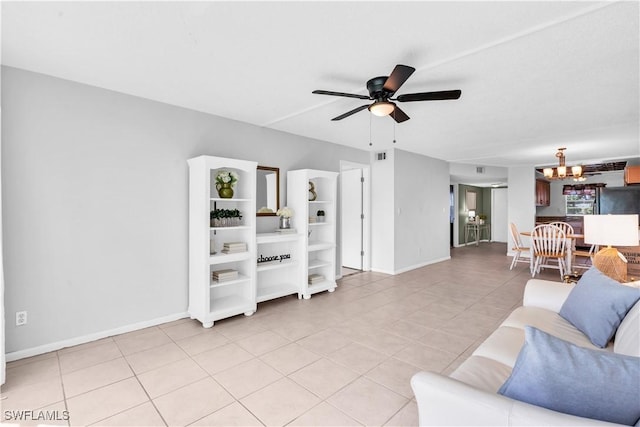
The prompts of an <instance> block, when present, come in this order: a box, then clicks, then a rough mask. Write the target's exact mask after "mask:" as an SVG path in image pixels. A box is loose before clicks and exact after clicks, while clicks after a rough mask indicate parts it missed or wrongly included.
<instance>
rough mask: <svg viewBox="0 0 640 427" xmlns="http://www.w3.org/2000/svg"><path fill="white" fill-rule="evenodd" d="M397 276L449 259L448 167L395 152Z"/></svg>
mask: <svg viewBox="0 0 640 427" xmlns="http://www.w3.org/2000/svg"><path fill="white" fill-rule="evenodd" d="M394 151H395V156H394V160H395V161H394V166H395V173H394V176H395V180H394V195H395V197H394V199H395V202H394V204H395V206H394V208H395V209H394V213H395V227H394V228H395V233H394V239H395V253H394V259H395V265H394V271H395V272H396V273H398V272H402V271H407V270H411V269H413V268H417V267H421V266H423V265H427V264H432V263H434V262H439V261H443V260H446V259H449V258H450V256H451V254H450V246H449V227H450V225H449V164H448V163H447V162H445V161H442V160H437V159H433V158H431V157H426V156H422V155H419V154H414V153H409V152H407V151H403V150H399V149H395V150H394Z"/></svg>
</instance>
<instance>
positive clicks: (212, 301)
mask: <svg viewBox="0 0 640 427" xmlns="http://www.w3.org/2000/svg"><path fill="white" fill-rule="evenodd" d="M188 165H189V308H188V311H189V315H190V316H191V318H193V319H197V320H198V321H200V322H201V323H202V325H203V326H204V327H207V328H209V327H211V326H213V324H214V322H215V321H216V320H220V319H224V318H227V317H231V316H235V315H238V314H245V315H247V316H249V315H252V314H253V313H254V312H255V311H256V307H257V304H256V287H255V279H256V269H255V253H256V216H255V211H256V203H255V196H256V187H255V183H256V168H257V163H256V162H251V161H246V160H237V159H228V158H222V157H214V156H199V157H195V158H192V159H189V160H188ZM220 271H231V272H236V273H234V276H233V278H232V279H230V280H220V281H218V280H215V279H214V277H213V275H214V274H215V273H217V272H220Z"/></svg>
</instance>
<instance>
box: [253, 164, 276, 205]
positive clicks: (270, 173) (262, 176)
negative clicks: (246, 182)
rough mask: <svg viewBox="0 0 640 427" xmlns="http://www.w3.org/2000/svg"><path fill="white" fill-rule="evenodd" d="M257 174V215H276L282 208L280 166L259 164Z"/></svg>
mask: <svg viewBox="0 0 640 427" xmlns="http://www.w3.org/2000/svg"><path fill="white" fill-rule="evenodd" d="M256 176H257V183H256V185H257V190H256V209H258V212H257V216H275V214H276V212H277V211H278V209H280V168H272V167H269V166H258V170H257V173H256Z"/></svg>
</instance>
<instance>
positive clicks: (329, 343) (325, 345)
mask: <svg viewBox="0 0 640 427" xmlns="http://www.w3.org/2000/svg"><path fill="white" fill-rule="evenodd" d="M297 343H298V344H300V345H301V346H303V347H304V348H306V349H307V350H309V351H312V352H314V353H318V354H322V355H327V354H329V353H333V352H334V351H336V350H338V349H341V348H342V347H344V346H346V345H347V344H349V343H351V340H350V339H348V338H347V337H345V336H344V335H342V334H341V333H340V332H338V331H336V330H335V329H327V330H324V331H321V332H317V333H315V334H313V335H310V336H308V337H306V338H303V339H301V340H299V341H297Z"/></svg>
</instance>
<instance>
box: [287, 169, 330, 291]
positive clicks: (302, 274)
mask: <svg viewBox="0 0 640 427" xmlns="http://www.w3.org/2000/svg"><path fill="white" fill-rule="evenodd" d="M310 182H311V183H313V186H314V191H315V194H316V197H315V200H311V199H312V198H314V197H313V196H312V195H311V193H310V191H309V189H310V185H309V183H310ZM337 189H338V173H337V172H327V171H319V170H313V169H301V170H294V171H289V172H287V206H289V207H291V208H293V210H294V211H295V215H294V222H293V225H294V226H295V227H296V228H297V230H298V232H300V233H301V234H302V238H301V240H300V245H301V249H300V252H301V254H302V258H301V263H300V268H299V269H298V275H299V276H298V277H299V279H298V280H299V281H300V282H301V283H300V287H301V294H302V296H303V297H304V298H305V299H309V298H311V295H312V294H315V293H317V292H322V291H329V292H333V291H334V290H335V288H336V286H337V285H336V199H337ZM318 211H324V218H321V219H322V221H318V215H317V213H318ZM313 275H319V276H322V280H320V281H317V282H315V283H313V284H310V283H309V282H308V279H309V277H310V276H313Z"/></svg>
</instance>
